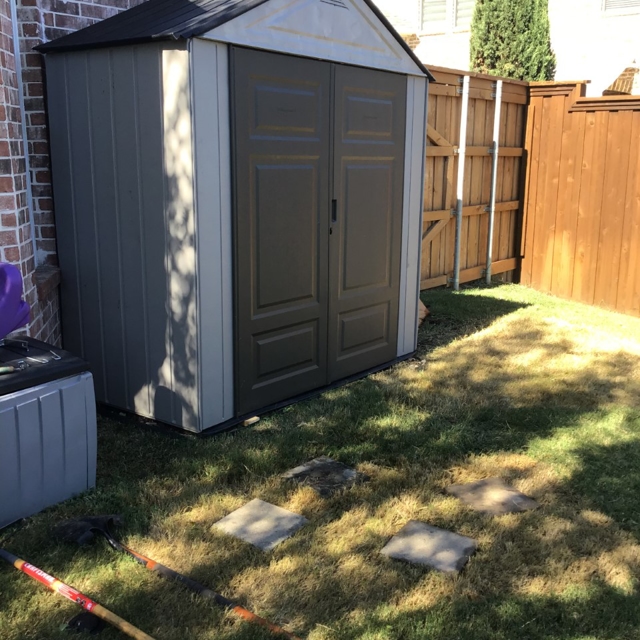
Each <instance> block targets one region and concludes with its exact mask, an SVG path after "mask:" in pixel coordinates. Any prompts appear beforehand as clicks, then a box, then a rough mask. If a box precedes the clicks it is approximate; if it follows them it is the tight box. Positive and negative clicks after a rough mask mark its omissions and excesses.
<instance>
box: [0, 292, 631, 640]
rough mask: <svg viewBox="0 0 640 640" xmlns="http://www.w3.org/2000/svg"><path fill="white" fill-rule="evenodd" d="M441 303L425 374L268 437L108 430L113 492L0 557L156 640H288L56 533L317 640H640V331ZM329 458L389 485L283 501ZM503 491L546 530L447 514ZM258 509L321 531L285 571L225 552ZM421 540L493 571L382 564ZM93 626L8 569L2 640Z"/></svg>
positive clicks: (492, 305)
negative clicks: (416, 531) (479, 487)
mask: <svg viewBox="0 0 640 640" xmlns="http://www.w3.org/2000/svg"><path fill="white" fill-rule="evenodd" d="M423 298H424V300H425V301H426V302H427V303H428V304H430V306H431V312H432V318H433V320H434V322H433V323H429V324H427V325H425V326H424V327H423V328H422V329H421V330H420V345H419V351H418V354H417V358H416V359H414V360H411V361H408V362H405V363H402V364H399V365H397V366H395V367H393V368H392V369H390V370H388V371H384V372H381V373H378V374H376V375H373V376H370V377H369V378H367V379H365V380H361V381H359V382H355V383H353V384H350V385H348V386H346V387H343V388H340V389H337V390H334V391H331V392H328V393H326V394H324V395H323V396H321V397H319V398H317V399H314V400H309V401H306V402H303V403H300V404H298V405H295V406H292V407H289V408H287V409H284V410H282V411H278V412H276V413H273V414H271V415H269V416H266V417H264V418H263V419H262V420H261V421H260V422H259V423H258V424H257V425H255V426H254V427H251V428H247V429H240V430H238V431H235V432H233V433H230V434H226V435H222V436H218V437H215V438H209V439H197V438H195V437H190V436H189V437H183V436H176V437H169V436H167V435H161V434H159V433H156V432H153V431H151V430H148V429H144V428H141V427H139V426H136V425H134V424H133V423H127V421H126V420H124V419H123V421H122V422H114V421H110V420H106V419H102V420H101V421H100V424H99V451H98V456H99V459H98V487H97V489H96V490H95V491H92V492H89V493H87V494H86V495H83V496H80V497H78V498H75V499H73V500H70V501H68V502H66V503H65V504H63V505H61V506H59V507H56V508H53V509H49V510H47V511H45V512H43V513H42V514H39V515H37V516H35V517H33V518H31V519H29V520H27V521H24V522H21V523H18V524H16V525H14V526H12V527H9V528H7V529H5V530H3V531H1V532H0V544H2V545H3V546H5V547H6V548H7V549H9V550H10V551H12V552H14V553H16V554H18V555H21V556H22V557H25V558H26V559H28V560H30V561H31V562H33V563H34V564H36V565H37V566H39V567H41V568H42V569H44V570H46V571H49V572H51V573H53V574H54V575H56V576H58V577H59V578H60V579H62V580H65V581H67V582H68V583H69V584H71V585H73V586H75V587H77V588H79V589H81V590H83V591H84V592H85V593H87V594H88V595H90V596H92V597H94V598H95V599H96V600H97V601H98V602H100V603H101V604H103V605H105V606H107V607H108V608H110V609H111V610H113V611H115V612H117V613H118V614H120V615H121V616H123V617H124V618H125V619H127V620H129V621H130V622H132V623H133V624H135V625H136V626H138V627H140V628H141V629H143V630H145V631H146V632H147V633H149V634H151V635H152V636H154V637H156V638H157V639H158V640H170V639H171V640H191V639H194V640H195V639H198V640H200V639H209V638H210V639H213V638H216V639H224V640H232V639H233V640H241V639H247V640H248V639H252V640H254V639H260V638H270V637H272V636H271V635H270V634H269V632H267V631H263V630H261V629H259V628H256V627H254V626H252V625H249V624H246V623H243V622H241V621H238V620H237V619H236V618H235V617H234V616H233V614H227V613H225V612H223V611H221V610H220V609H218V608H216V607H215V605H213V604H211V603H209V602H207V601H204V600H201V599H199V598H198V597H197V596H195V595H192V594H191V593H190V592H189V591H187V590H186V589H184V588H182V587H181V586H180V585H178V584H175V583H169V582H167V581H164V580H162V579H161V578H158V577H156V576H155V575H154V574H152V573H151V572H148V571H145V570H144V569H143V568H141V567H140V566H139V565H137V564H136V563H135V562H134V561H132V560H131V559H129V558H127V557H126V556H123V555H119V554H116V553H115V552H113V551H111V550H110V549H109V548H108V547H107V545H106V543H105V542H104V541H97V542H96V543H95V544H93V545H91V546H89V547H85V548H83V549H79V548H73V547H69V546H66V545H63V544H60V543H57V542H54V541H52V540H51V539H50V537H49V533H48V532H49V529H50V527H51V526H52V525H54V524H55V523H57V522H58V521H60V520H61V519H63V518H68V517H73V516H78V515H82V514H98V513H122V514H123V515H124V517H125V526H124V527H123V528H122V529H121V534H122V536H121V537H122V539H123V541H124V542H125V543H127V544H129V545H130V546H132V547H133V548H134V549H137V550H138V551H140V552H142V553H144V554H146V555H149V556H151V557H152V558H154V559H156V560H159V561H161V562H164V563H165V564H167V565H169V566H170V567H173V568H175V569H177V570H178V571H181V572H183V573H186V574H188V575H191V576H192V577H194V578H195V579H197V580H199V581H200V582H202V583H204V584H206V585H208V586H210V587H212V588H213V589H216V590H218V591H219V592H221V593H222V594H223V595H225V596H227V597H231V598H235V599H237V600H238V601H239V602H240V603H242V604H244V605H245V606H247V607H248V608H250V609H251V610H253V611H254V612H255V613H258V614H259V615H262V616H265V617H267V618H269V619H271V620H273V621H274V622H278V623H279V624H282V625H284V626H286V628H287V629H289V630H291V631H293V632H295V633H297V634H298V635H300V636H305V637H308V638H310V639H312V640H321V639H326V640H329V639H334V638H335V639H342V638H346V639H350V638H351V639H355V638H357V639H361V640H365V639H366V640H374V639H376V640H378V639H379V640H382V639H388V640H397V639H402V640H417V639H424V638H429V639H445V638H446V639H447V640H449V639H453V638H464V639H469V640H480V639H483V638H492V639H517V640H524V639H526V638H541V639H542V638H545V639H549V638H576V639H577V638H580V639H586V638H640V601H639V599H638V596H639V593H638V591H639V585H638V579H639V578H640V320H639V319H635V318H629V317H625V316H621V315H617V314H613V313H608V312H606V311H602V310H598V309H594V308H591V307H586V306H582V305H578V304H573V303H567V302H562V301H559V300H556V299H554V298H550V297H547V296H544V295H542V294H538V293H535V292H533V291H530V290H528V289H525V288H523V287H519V286H515V285H504V286H499V287H494V288H481V289H466V290H464V291H463V292H461V293H459V294H454V293H452V292H449V291H434V292H428V293H426V294H424V295H423ZM318 455H328V456H331V457H333V458H336V459H338V460H340V461H342V462H344V463H347V464H349V465H354V466H355V467H357V468H358V469H359V470H361V471H363V472H365V473H366V474H367V475H368V476H369V477H370V481H369V482H368V483H366V484H362V485H359V486H357V487H355V488H354V489H351V490H348V491H345V492H343V493H340V494H338V495H336V496H334V497H332V498H330V499H323V498H320V497H318V496H317V495H316V494H315V493H314V492H313V491H312V490H311V489H309V488H307V487H299V486H296V485H293V484H290V483H286V482H284V481H281V480H280V479H279V477H278V476H279V474H281V473H282V472H284V471H285V470H287V469H288V468H290V467H293V466H295V465H298V464H300V463H302V462H304V461H306V460H308V459H310V458H313V457H316V456H318ZM495 475H497V476H501V477H502V478H504V479H505V480H507V481H509V482H510V483H512V484H513V485H515V486H516V487H517V488H519V489H520V490H522V491H524V492H525V493H527V494H529V495H531V496H533V497H535V498H536V499H537V500H538V501H539V502H540V503H541V508H540V509H539V510H538V511H535V512H528V513H525V514H517V515H507V516H500V517H489V516H485V515H482V514H479V513H476V512H473V511H471V510H469V509H468V508H466V507H464V506H462V505H461V504H460V503H459V502H458V501H456V500H455V499H454V498H452V497H448V496H445V495H443V489H444V487H446V486H447V485H448V484H451V483H453V482H466V481H471V480H476V479H480V478H483V477H486V476H495ZM256 497H259V498H262V499H264V500H267V501H269V502H272V503H275V504H277V505H280V506H282V507H285V508H287V509H290V510H292V511H295V512H297V513H300V514H303V515H304V516H305V517H307V518H308V519H309V523H308V524H307V525H306V526H305V527H304V528H302V529H301V530H300V531H299V532H298V533H297V534H296V535H294V536H293V537H292V538H290V539H289V540H287V541H286V542H284V543H283V544H281V545H280V546H278V547H276V549H275V550H274V551H272V552H271V553H263V552H261V551H259V550H257V549H254V548H252V547H249V546H248V545H246V544H244V543H241V542H239V541H236V540H234V539H232V538H229V537H226V536H225V535H224V534H221V533H218V532H216V531H215V530H212V528H211V525H212V524H213V523H214V522H216V521H217V520H218V519H220V518H221V517H223V516H224V515H226V514H227V513H229V512H230V511H232V510H233V509H235V508H237V507H239V506H241V505H243V504H244V503H245V502H247V501H248V500H250V499H252V498H256ZM410 519H419V520H424V521H426V522H429V523H431V524H433V525H436V526H439V527H444V528H446V529H451V530H454V531H456V532H458V533H461V534H463V535H465V536H470V537H473V538H476V539H477V540H478V541H479V550H478V552H477V554H476V555H475V556H474V557H472V559H471V560H470V562H469V564H468V565H467V567H466V569H465V570H464V571H463V572H462V573H461V574H460V575H458V576H451V575H444V574H440V573H437V572H435V571H430V570H428V569H425V568H420V567H415V566H411V565H408V564H404V563H401V562H397V561H394V560H390V559H388V558H386V557H384V556H382V555H380V553H379V551H380V549H381V548H382V546H383V545H384V544H385V543H386V541H387V540H388V539H389V537H390V536H391V535H393V534H394V533H396V532H397V531H398V530H399V529H400V528H401V527H402V526H403V525H404V524H405V523H406V522H407V521H408V520H410ZM76 609H77V608H76V607H75V606H74V605H72V604H71V603H69V602H67V601H66V600H63V599H62V598H60V597H59V596H56V595H53V594H52V593H50V592H48V591H47V590H45V589H44V588H43V587H41V586H40V585H37V584H35V583H34V582H32V581H31V580H30V579H29V578H27V577H26V576H24V575H21V574H19V573H18V572H16V571H15V570H14V569H11V568H10V567H9V566H8V565H7V566H0V638H2V640H28V639H31V638H33V639H36V638H37V639H47V640H56V639H59V638H60V639H61V638H68V637H69V636H68V634H67V633H66V632H64V631H62V630H61V626H62V625H63V624H64V623H65V622H66V621H67V620H68V619H69V618H70V617H71V616H72V615H74V614H75V613H76ZM78 610H79V609H78ZM101 637H102V638H104V639H105V640H108V639H110V638H111V639H115V638H120V637H124V636H121V635H120V634H119V633H118V632H117V631H115V630H113V629H108V630H105V631H104V632H103V633H102V635H101Z"/></svg>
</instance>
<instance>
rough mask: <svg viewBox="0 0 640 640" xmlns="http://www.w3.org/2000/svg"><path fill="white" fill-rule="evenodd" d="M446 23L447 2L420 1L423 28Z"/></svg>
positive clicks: (434, 0) (440, 0)
mask: <svg viewBox="0 0 640 640" xmlns="http://www.w3.org/2000/svg"><path fill="white" fill-rule="evenodd" d="M414 6H415V5H414ZM446 21H447V0H422V27H423V28H425V27H427V26H428V25H432V24H434V23H446Z"/></svg>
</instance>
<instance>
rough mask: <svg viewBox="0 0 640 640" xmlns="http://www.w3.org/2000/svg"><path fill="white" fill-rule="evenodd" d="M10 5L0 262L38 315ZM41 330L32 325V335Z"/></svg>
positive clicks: (2, 44)
mask: <svg viewBox="0 0 640 640" xmlns="http://www.w3.org/2000/svg"><path fill="white" fill-rule="evenodd" d="M11 13H12V12H11V4H10V3H9V1H8V0H0V85H1V86H0V260H2V261H3V262H9V263H11V264H15V265H16V266H18V267H19V268H20V270H21V271H22V275H23V279H24V296H25V299H26V300H27V302H29V304H30V305H32V306H33V307H34V308H35V309H36V313H37V311H38V299H37V291H36V287H35V280H34V272H35V266H36V265H35V258H34V251H33V242H32V235H31V219H30V215H29V208H28V206H27V199H28V193H27V174H26V164H25V155H24V154H25V149H24V144H23V137H22V113H21V110H20V94H19V82H18V76H17V72H16V59H15V57H14V47H13V44H14V42H13V23H12V17H11ZM39 329H40V327H39V326H38V325H34V331H38V330H39Z"/></svg>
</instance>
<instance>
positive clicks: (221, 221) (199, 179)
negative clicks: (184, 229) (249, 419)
mask: <svg viewBox="0 0 640 640" xmlns="http://www.w3.org/2000/svg"><path fill="white" fill-rule="evenodd" d="M191 59H192V87H193V140H194V156H195V165H194V166H195V170H196V176H195V182H196V230H197V231H196V234H197V239H198V256H197V260H198V265H197V268H198V275H197V279H198V327H199V333H198V336H199V349H198V352H199V356H200V381H201V382H200V394H201V397H200V406H201V411H200V423H201V428H203V429H206V428H208V427H211V426H214V425H216V424H219V423H220V422H224V421H225V420H229V419H231V418H232V417H233V416H234V403H233V274H232V264H233V257H232V244H231V238H232V232H231V226H232V217H231V216H232V213H231V142H230V136H229V53H228V47H227V45H226V44H220V43H214V42H210V41H208V40H201V39H197V38H196V39H194V40H192V41H191Z"/></svg>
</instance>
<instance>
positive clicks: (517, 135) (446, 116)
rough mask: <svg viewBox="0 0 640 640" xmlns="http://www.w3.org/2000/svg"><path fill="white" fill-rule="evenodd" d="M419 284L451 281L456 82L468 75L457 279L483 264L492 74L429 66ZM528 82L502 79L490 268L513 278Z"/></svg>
mask: <svg viewBox="0 0 640 640" xmlns="http://www.w3.org/2000/svg"><path fill="white" fill-rule="evenodd" d="M430 71H431V72H432V73H433V75H434V77H435V78H436V81H435V82H433V83H431V84H430V85H429V111H428V118H427V123H428V124H427V127H428V131H427V145H428V146H427V153H426V155H427V157H426V169H425V196H424V214H423V221H424V222H423V230H422V272H421V285H420V288H421V289H429V288H432V287H437V286H441V285H448V284H450V282H451V280H452V278H453V269H454V244H455V228H456V222H455V217H454V216H453V213H454V212H455V207H456V200H457V199H456V188H455V187H456V180H457V177H458V165H459V157H458V150H459V148H460V129H461V127H460V125H461V122H460V115H461V112H462V81H463V78H464V76H469V78H470V80H469V82H470V89H469V105H468V115H467V135H466V141H465V142H466V160H465V162H464V191H463V197H462V216H463V218H462V229H461V231H462V233H461V255H460V281H461V282H469V281H471V280H477V279H478V278H481V277H482V276H483V274H484V273H485V269H486V253H487V244H488V228H489V214H488V208H489V200H490V190H491V166H492V149H491V147H492V143H493V120H494V111H495V103H496V99H495V92H496V82H497V80H498V79H497V78H493V77H491V76H486V75H481V74H476V73H470V72H464V71H455V70H452V69H441V68H438V67H435V68H434V67H430ZM527 101H528V83H526V82H519V81H517V80H503V85H502V100H501V104H502V107H501V114H500V135H499V153H498V165H497V188H496V207H495V211H496V213H495V227H494V228H495V231H494V235H493V249H492V256H493V265H492V273H493V274H494V275H496V274H502V275H503V277H504V279H505V280H508V281H511V280H512V279H513V275H514V271H515V270H516V269H517V268H518V263H519V259H520V229H521V220H522V208H521V204H520V201H521V184H522V157H523V143H524V133H525V125H526V123H525V119H526V109H527V106H526V105H527Z"/></svg>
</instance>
